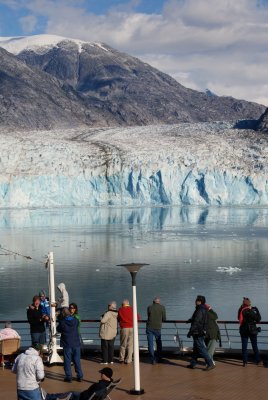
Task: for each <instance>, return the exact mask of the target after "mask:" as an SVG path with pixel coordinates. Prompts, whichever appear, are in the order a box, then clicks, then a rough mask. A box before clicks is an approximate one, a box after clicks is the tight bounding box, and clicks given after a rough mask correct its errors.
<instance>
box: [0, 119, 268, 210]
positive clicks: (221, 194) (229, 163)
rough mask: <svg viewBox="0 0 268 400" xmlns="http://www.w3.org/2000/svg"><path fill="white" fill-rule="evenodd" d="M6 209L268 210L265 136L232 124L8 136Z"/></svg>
mask: <svg viewBox="0 0 268 400" xmlns="http://www.w3.org/2000/svg"><path fill="white" fill-rule="evenodd" d="M0 146H1V157H0V166H1V174H0V207H2V208H11V207H20V208H28V207H55V206H144V205H201V206H204V205H205V206H206V205H267V204H268V178H267V176H268V174H267V172H268V171H267V166H268V163H267V160H268V158H267V155H268V146H267V145H266V139H265V138H264V136H263V135H262V134H258V133H256V132H253V131H241V130H240V131H239V130H235V129H231V127H230V125H228V124H224V123H214V124H213V123H204V124H180V125H168V126H149V127H148V126H147V127H131V128H114V129H85V128H83V129H82V128H81V130H71V129H70V130H66V131H59V130H58V131H38V132H28V133H24V132H0Z"/></svg>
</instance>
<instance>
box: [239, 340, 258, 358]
mask: <svg viewBox="0 0 268 400" xmlns="http://www.w3.org/2000/svg"><path fill="white" fill-rule="evenodd" d="M248 339H250V341H251V345H252V350H253V351H254V354H255V361H256V362H257V363H258V362H260V360H261V358H260V353H259V349H258V344H257V335H250V336H241V342H242V357H243V362H244V363H247V362H248Z"/></svg>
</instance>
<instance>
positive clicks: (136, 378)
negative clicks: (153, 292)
mask: <svg viewBox="0 0 268 400" xmlns="http://www.w3.org/2000/svg"><path fill="white" fill-rule="evenodd" d="M132 293H133V340H134V390H135V391H136V392H140V389H141V384H140V354H139V333H138V313H137V296H136V286H135V285H133V286H132Z"/></svg>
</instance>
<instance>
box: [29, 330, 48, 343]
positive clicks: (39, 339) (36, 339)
mask: <svg viewBox="0 0 268 400" xmlns="http://www.w3.org/2000/svg"><path fill="white" fill-rule="evenodd" d="M31 339H32V345H34V344H36V343H40V344H45V343H46V331H44V332H41V333H31Z"/></svg>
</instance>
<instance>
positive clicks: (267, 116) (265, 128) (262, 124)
mask: <svg viewBox="0 0 268 400" xmlns="http://www.w3.org/2000/svg"><path fill="white" fill-rule="evenodd" d="M256 129H257V130H258V131H262V132H268V108H267V109H266V111H265V112H264V113H263V114H262V116H261V117H260V119H259V121H258V123H257V128H256Z"/></svg>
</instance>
